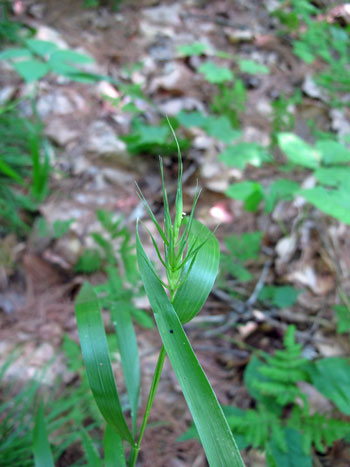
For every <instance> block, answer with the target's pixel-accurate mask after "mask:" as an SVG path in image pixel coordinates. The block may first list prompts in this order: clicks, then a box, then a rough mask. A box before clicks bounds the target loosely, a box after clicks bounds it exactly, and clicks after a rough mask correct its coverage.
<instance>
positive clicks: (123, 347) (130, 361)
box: [108, 268, 140, 436]
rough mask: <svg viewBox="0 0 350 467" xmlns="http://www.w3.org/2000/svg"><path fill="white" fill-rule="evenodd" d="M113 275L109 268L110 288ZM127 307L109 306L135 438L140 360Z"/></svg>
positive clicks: (117, 304)
mask: <svg viewBox="0 0 350 467" xmlns="http://www.w3.org/2000/svg"><path fill="white" fill-rule="evenodd" d="M113 274H115V270H114V269H113V268H109V271H108V276H109V281H110V284H111V285H112V287H113ZM129 307H130V305H129ZM129 307H128V304H127V303H125V302H123V301H119V302H116V303H113V304H112V306H111V316H112V321H113V325H114V328H115V331H116V334H117V338H118V345H119V352H120V357H121V361H122V367H123V373H124V378H125V385H126V389H127V393H128V398H129V403H130V407H131V418H132V427H133V430H132V431H133V435H134V436H135V434H136V419H137V409H138V405H139V395H140V359H139V353H138V348H137V341H136V335H135V330H134V326H133V324H132V320H131V314H130V309H129Z"/></svg>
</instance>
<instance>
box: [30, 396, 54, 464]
mask: <svg viewBox="0 0 350 467" xmlns="http://www.w3.org/2000/svg"><path fill="white" fill-rule="evenodd" d="M33 454H34V464H35V467H54V465H55V464H54V461H53V457H52V452H51V448H50V443H49V439H48V437H47V431H46V423H45V417H44V404H40V406H39V409H38V411H37V413H36V416H35V424H34V432H33Z"/></svg>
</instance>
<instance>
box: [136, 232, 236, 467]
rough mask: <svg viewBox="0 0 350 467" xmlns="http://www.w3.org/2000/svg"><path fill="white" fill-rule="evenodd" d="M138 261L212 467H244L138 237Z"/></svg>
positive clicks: (165, 344) (211, 390) (207, 384)
mask: <svg viewBox="0 0 350 467" xmlns="http://www.w3.org/2000/svg"><path fill="white" fill-rule="evenodd" d="M136 250H137V259H138V264H139V268H140V272H141V277H142V280H143V283H144V286H145V289H146V293H147V296H148V298H149V301H150V303H151V307H152V310H153V312H154V316H155V320H156V322H157V326H158V329H159V333H160V336H161V338H162V341H163V344H164V347H165V350H166V352H167V354H168V357H169V360H170V362H171V364H172V367H173V369H174V372H175V374H176V376H177V379H178V381H179V384H180V386H181V389H182V391H183V394H184V396H185V399H186V402H187V404H188V407H189V409H190V411H191V414H192V417H193V420H194V422H195V424H196V427H197V430H198V434H199V437H200V439H201V442H202V444H203V448H204V450H205V453H206V456H207V459H208V462H209V464H210V466H211V467H226V466H230V467H231V466H232V467H236V466H237V467H238V466H243V465H244V464H243V461H242V458H241V456H240V453H239V450H238V448H237V445H236V443H235V441H234V439H233V436H232V432H231V430H230V428H229V426H228V424H227V421H226V418H225V416H224V414H223V412H222V409H221V406H220V404H219V403H218V400H217V398H216V396H215V393H214V391H213V389H212V387H211V386H210V383H209V381H208V379H207V377H206V375H205V374H204V372H203V370H202V368H201V366H200V364H199V362H198V360H197V358H196V356H195V354H194V352H193V350H192V347H191V345H190V343H189V341H188V339H187V337H186V334H185V332H184V330H183V328H182V325H181V323H180V320H179V318H178V315H177V314H176V312H175V310H174V308H173V306H172V304H171V303H170V301H169V299H168V297H167V295H166V293H165V291H164V289H163V287H162V285H161V283H160V282H159V280H158V279H157V277H156V275H155V272H154V269H153V267H152V264H151V263H150V260H149V259H148V257H147V256H146V253H145V251H144V249H143V246H142V244H141V241H140V237H139V234H138V232H137V234H136Z"/></svg>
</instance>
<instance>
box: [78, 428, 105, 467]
mask: <svg viewBox="0 0 350 467" xmlns="http://www.w3.org/2000/svg"><path fill="white" fill-rule="evenodd" d="M81 440H82V444H83V448H84V451H85V455H86V466H87V467H102V461H101V459H100V457H99V455H98V453H97V451H96V448H95V446H94V443H93V441H92V439H91V437H90V436H89V434H88V433H87V431H86V430H84V429H83V430H82V432H81Z"/></svg>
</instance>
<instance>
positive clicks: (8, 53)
mask: <svg viewBox="0 0 350 467" xmlns="http://www.w3.org/2000/svg"><path fill="white" fill-rule="evenodd" d="M21 57H24V58H27V57H32V54H31V53H30V52H29V50H28V49H8V50H4V51H3V52H1V53H0V60H11V59H12V58H21Z"/></svg>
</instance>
